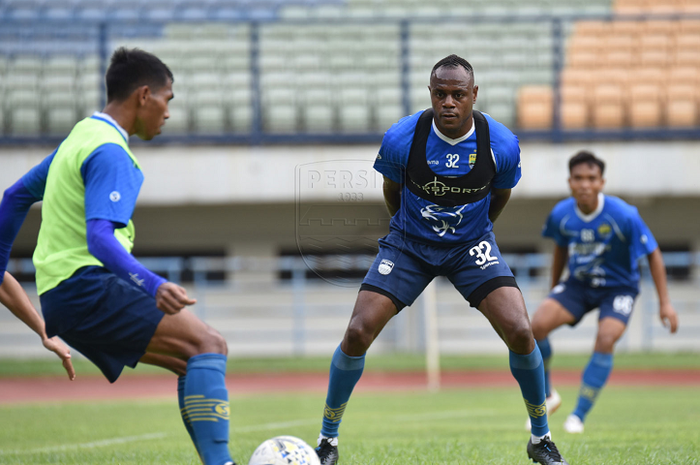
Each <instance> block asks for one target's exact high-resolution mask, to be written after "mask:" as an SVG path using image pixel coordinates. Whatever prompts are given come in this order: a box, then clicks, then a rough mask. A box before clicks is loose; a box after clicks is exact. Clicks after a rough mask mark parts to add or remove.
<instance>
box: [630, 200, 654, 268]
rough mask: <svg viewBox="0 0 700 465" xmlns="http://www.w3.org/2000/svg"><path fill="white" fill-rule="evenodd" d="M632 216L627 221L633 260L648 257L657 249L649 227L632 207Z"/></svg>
mask: <svg viewBox="0 0 700 465" xmlns="http://www.w3.org/2000/svg"><path fill="white" fill-rule="evenodd" d="M633 210H634V214H633V215H632V216H631V217H630V221H629V229H630V231H629V241H630V253H631V255H632V258H633V259H634V260H636V259H638V258H640V257H642V256H644V255H649V254H650V253H652V252H653V251H654V250H656V248H657V247H658V244H657V243H656V239H655V238H654V235H653V234H652V233H651V230H650V229H649V227H648V226H647V225H646V223H644V220H643V219H642V217H641V216H640V215H639V212H638V211H637V209H636V208H634V207H633Z"/></svg>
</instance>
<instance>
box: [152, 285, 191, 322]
mask: <svg viewBox="0 0 700 465" xmlns="http://www.w3.org/2000/svg"><path fill="white" fill-rule="evenodd" d="M196 303H197V301H196V300H195V299H190V298H189V297H187V291H186V290H185V289H184V288H182V287H180V286H178V285H177V284H174V283H171V282H165V283H163V284H161V285H160V287H159V288H158V290H157V291H156V307H158V309H159V310H160V311H161V312H163V313H166V314H168V315H174V314H176V313H178V312H179V311H180V310H182V309H183V308H185V306H187V305H194V304H196Z"/></svg>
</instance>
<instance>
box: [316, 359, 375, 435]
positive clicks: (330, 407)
mask: <svg viewBox="0 0 700 465" xmlns="http://www.w3.org/2000/svg"><path fill="white" fill-rule="evenodd" d="M364 368H365V356H364V355H361V356H359V357H351V356H349V355H345V353H343V351H342V350H341V349H340V346H338V348H337V349H336V350H335V353H334V354H333V360H332V361H331V371H330V375H329V377H328V394H327V396H326V407H325V408H324V409H323V427H322V428H321V434H322V435H323V436H326V437H329V438H336V437H338V427H339V426H340V421H341V420H342V418H343V413H344V412H345V406H346V405H347V403H348V400H349V399H350V394H352V390H353V389H354V388H355V385H356V384H357V382H358V381H359V380H360V377H361V376H362V371H363V370H364Z"/></svg>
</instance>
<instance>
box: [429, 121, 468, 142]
mask: <svg viewBox="0 0 700 465" xmlns="http://www.w3.org/2000/svg"><path fill="white" fill-rule="evenodd" d="M433 123H434V124H435V128H437V130H438V131H440V134H442V135H443V136H445V137H447V138H449V139H452V140H455V139H459V138H460V137H464V136H465V135H467V134H468V133H469V131H471V129H472V126H474V118H473V117H472V118H469V120H467V121H466V122H465V123H464V126H462V127H461V128H459V129H452V130H450V129H445V128H442V127H440V124H439V123H438V122H437V121H436V120H435V119H433Z"/></svg>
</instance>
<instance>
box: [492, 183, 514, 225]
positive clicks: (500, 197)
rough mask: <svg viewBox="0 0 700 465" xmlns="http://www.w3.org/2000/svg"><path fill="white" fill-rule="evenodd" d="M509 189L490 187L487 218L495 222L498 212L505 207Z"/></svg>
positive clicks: (508, 197)
mask: <svg viewBox="0 0 700 465" xmlns="http://www.w3.org/2000/svg"><path fill="white" fill-rule="evenodd" d="M510 191H511V189H491V204H490V205H489V219H490V220H491V222H492V223H495V222H496V220H497V219H498V217H499V216H500V214H501V213H502V212H503V210H504V209H505V208H506V204H507V203H508V200H509V199H510Z"/></svg>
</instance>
